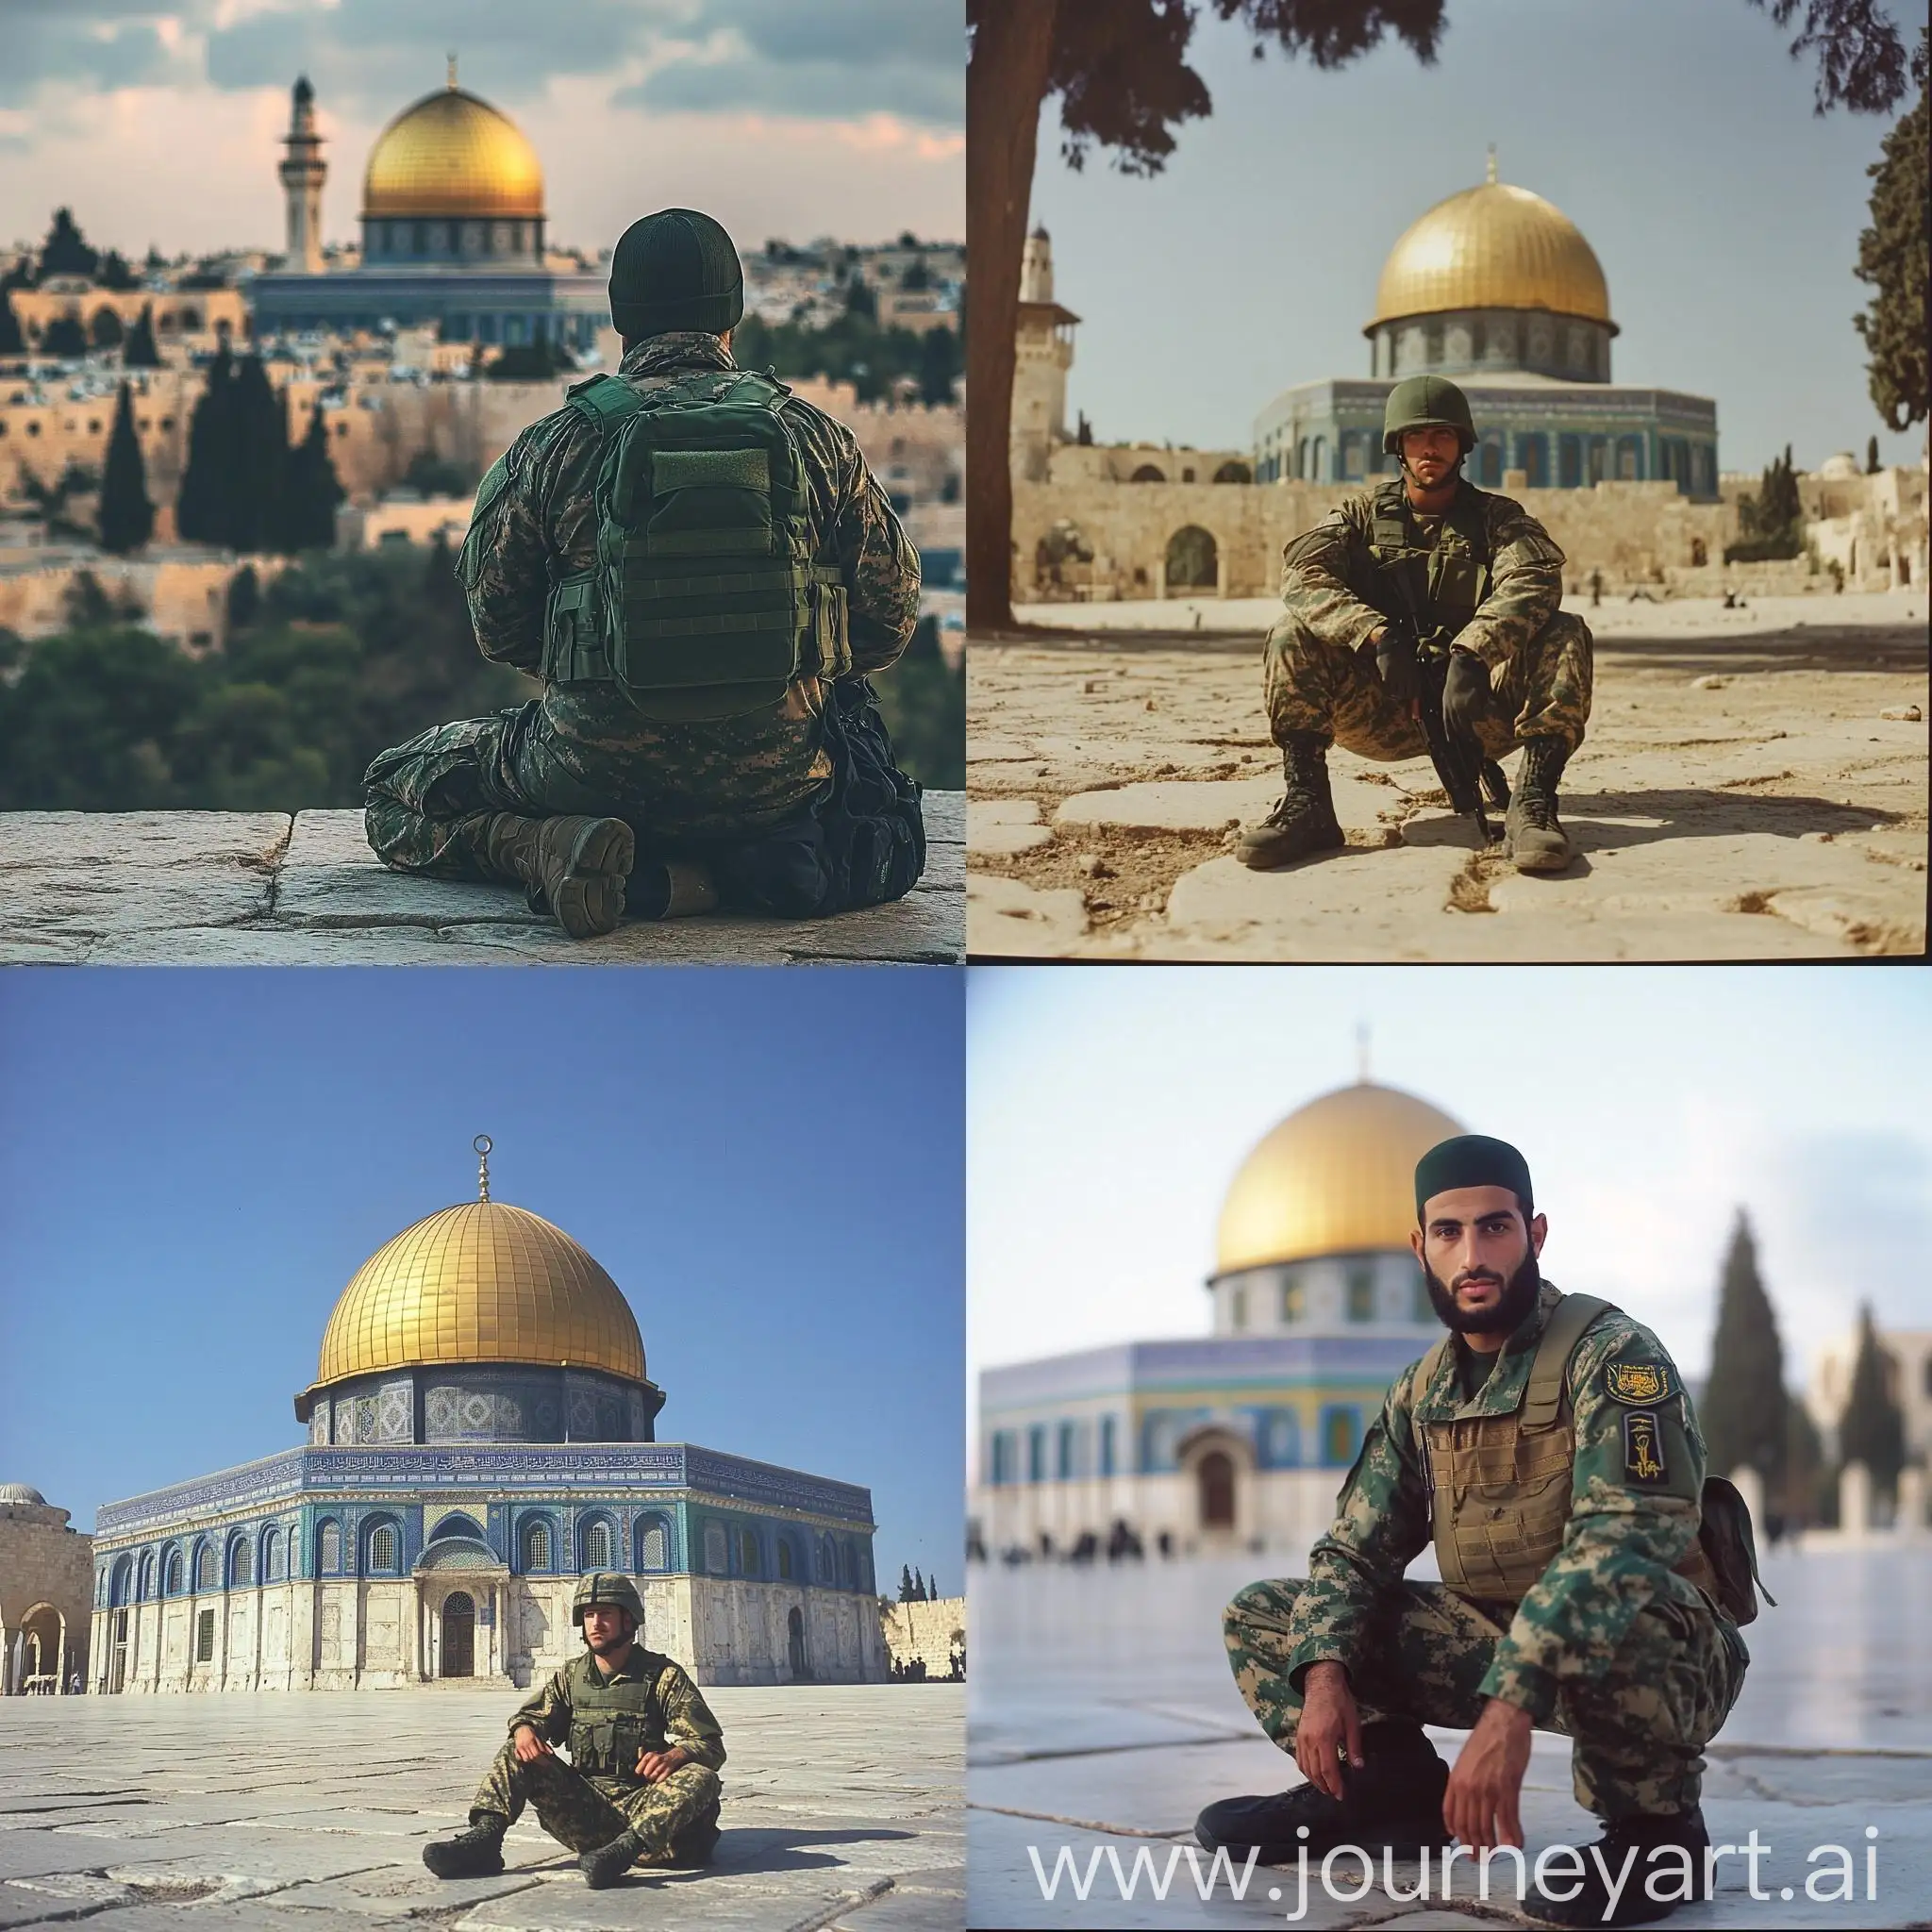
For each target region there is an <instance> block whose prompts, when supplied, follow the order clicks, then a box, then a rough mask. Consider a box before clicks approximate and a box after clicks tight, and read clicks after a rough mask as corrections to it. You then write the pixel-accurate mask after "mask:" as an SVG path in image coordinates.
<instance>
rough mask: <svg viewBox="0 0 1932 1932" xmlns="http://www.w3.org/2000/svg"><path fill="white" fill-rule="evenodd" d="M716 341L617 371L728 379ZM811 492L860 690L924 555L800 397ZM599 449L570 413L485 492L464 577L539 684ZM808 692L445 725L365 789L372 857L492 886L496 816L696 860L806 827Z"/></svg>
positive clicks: (846, 439)
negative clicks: (739, 842)
mask: <svg viewBox="0 0 1932 1932" xmlns="http://www.w3.org/2000/svg"><path fill="white" fill-rule="evenodd" d="M736 367H737V365H736V364H735V363H734V362H733V361H732V359H731V355H730V352H729V351H728V350H727V349H725V348H724V345H723V343H721V342H720V341H719V340H718V339H717V338H716V337H715V336H709V335H704V334H700V333H695V332H685V333H679V334H675V335H659V336H653V337H651V338H649V339H648V340H647V341H641V342H639V343H637V344H635V345H634V346H633V347H632V348H631V350H630V352H629V353H628V354H627V355H626V356H625V358H624V361H623V363H622V365H621V367H620V371H619V373H620V375H623V376H625V377H626V378H628V379H630V380H632V381H633V382H635V383H636V384H637V385H638V386H639V387H641V388H643V389H661V388H666V387H670V386H673V385H675V384H680V383H683V384H688V383H690V382H691V380H692V379H693V378H699V379H701V378H702V377H704V376H705V375H707V374H712V373H716V372H720V371H729V370H732V369H735V368H736ZM782 409H783V414H784V417H785V420H786V424H787V425H788V427H789V428H790V429H791V432H792V433H793V435H794V436H795V437H796V439H797V441H798V445H799V450H800V456H801V461H802V465H803V468H804V470H805V474H806V478H807V487H808V493H809V521H810V524H811V528H812V533H813V537H814V539H815V544H814V554H815V555H816V556H818V557H819V558H821V559H822V560H823V561H824V562H825V563H827V564H836V565H837V566H838V568H839V570H840V572H841V575H842V576H843V578H844V582H845V585H846V588H847V591H848V593H849V596H850V627H851V644H852V675H854V676H862V675H865V674H867V673H869V672H874V671H882V670H884V669H886V668H887V667H888V666H890V665H891V664H893V663H895V662H896V661H897V660H898V658H899V656H900V654H901V653H902V652H903V651H904V650H905V648H906V645H907V643H908V641H910V639H911V636H912V632H913V627H914V625H916V624H917V622H918V617H919V558H918V553H917V552H916V551H915V550H914V549H913V548H912V546H911V545H910V543H909V542H908V541H907V538H906V533H905V532H904V531H903V530H902V529H901V528H900V526H899V520H898V518H897V517H896V516H894V515H893V513H892V509H891V505H890V504H889V503H888V502H887V501H886V497H885V493H884V491H881V490H880V488H879V486H878V484H877V482H876V481H875V480H874V477H873V475H872V474H871V472H870V471H869V470H868V469H867V467H866V463H865V458H863V457H862V456H861V455H860V454H859V450H858V443H857V442H856V441H854V440H853V437H852V433H851V431H850V430H848V429H846V428H845V427H844V426H843V425H841V424H839V423H835V422H834V421H833V420H832V419H831V418H830V417H829V416H827V415H825V414H824V412H823V411H822V410H819V409H815V408H812V407H811V405H810V404H808V403H805V402H801V401H799V400H798V399H797V398H796V397H790V398H788V399H787V400H786V401H785V402H784V404H783V405H782ZM602 456H603V446H602V444H601V443H600V441H599V440H598V436H597V432H596V430H595V429H594V428H593V426H592V425H591V424H589V423H587V422H586V421H585V420H584V418H583V417H582V416H581V415H579V414H578V413H577V412H576V411H575V410H573V409H568V408H564V409H558V410H557V411H555V412H553V413H552V414H551V415H548V416H546V417H544V418H543V420H542V421H541V422H540V423H537V424H533V425H531V427H529V428H528V429H526V430H525V431H524V433H523V434H522V435H521V436H519V437H518V438H517V440H516V441H515V442H513V443H512V444H511V445H510V447H509V450H508V454H507V456H506V457H505V458H503V465H504V474H505V479H506V487H503V488H502V489H501V490H498V491H493V492H492V485H491V478H488V477H486V478H485V480H484V487H483V489H482V490H481V491H479V492H478V495H477V516H476V520H475V523H474V524H473V525H472V526H471V531H470V535H469V538H468V540H467V541H465V542H464V545H463V552H462V557H461V558H460V560H459V563H458V570H459V573H460V575H461V576H462V580H463V585H464V588H465V590H466V591H468V593H469V600H470V615H471V619H472V621H473V622H474V624H475V630H476V641H477V644H478V646H479V647H480V648H481V650H482V652H483V655H484V656H485V657H486V658H491V659H493V660H494V661H495V662H497V663H499V664H509V665H513V666H514V667H515V668H516V669H517V670H519V671H524V672H527V673H529V674H530V675H533V676H534V675H537V674H538V671H539V668H540V666H541V661H542V656H543V609H544V603H545V599H546V597H547V596H548V593H549V590H550V586H551V583H552V582H553V581H554V580H555V579H556V578H558V577H561V576H565V575H570V574H572V573H574V572H579V571H587V570H589V569H591V566H592V565H593V564H594V562H595V561H596V542H597V511H596V506H595V504H594V502H593V500H592V491H593V488H594V485H595V482H596V477H597V470H598V466H599V464H600V462H601V460H602ZM823 701H824V694H823V691H822V689H821V686H820V684H819V681H818V680H817V679H816V678H815V677H808V678H805V679H802V680H800V681H799V682H797V683H794V684H793V685H792V686H791V688H790V689H789V690H788V691H786V693H785V696H784V697H783V699H782V700H780V701H779V702H778V703H777V704H775V705H773V706H769V707H767V708H763V709H760V710H756V711H752V712H749V713H746V714H745V715H743V716H740V717H734V718H723V719H712V720H706V721H703V722H699V723H666V722H659V721H657V720H653V719H648V718H645V717H644V716H643V715H642V714H641V713H640V712H639V711H638V710H637V709H636V708H634V707H633V706H632V705H631V703H630V701H629V700H628V699H627V698H626V697H625V694H624V692H623V691H622V689H621V688H620V687H619V686H617V685H616V684H613V683H573V684H553V685H549V686H547V687H546V688H545V690H544V693H543V695H542V696H541V698H537V699H533V700H532V701H531V702H530V703H528V704H525V705H522V706H519V707H518V708H515V709H513V710H508V711H503V712H499V713H498V714H497V715H495V716H493V717H489V718H466V719H463V720H460V721H458V723H456V724H439V725H436V726H434V727H433V728H431V729H430V730H428V731H425V732H422V733H421V734H419V735H418V736H417V737H415V738H412V739H410V740H409V741H408V743H407V744H402V745H398V746H396V747H395V748H394V749H393V750H391V751H386V752H384V753H382V754H381V756H380V757H378V758H376V759H375V762H374V763H373V764H372V765H371V766H370V767H369V771H368V774H367V775H366V776H365V778H364V780H363V784H364V787H365V790H366V791H367V794H368V805H367V813H366V822H367V825H368V832H369V842H370V844H371V845H372V846H373V847H374V848H375V852H376V855H377V857H379V858H381V859H382V861H383V863H384V864H385V865H389V866H392V867H394V868H395V869H396V870H397V871H399V872H415V873H424V874H428V875H429V876H431V877H435V878H465V879H480V878H491V877H494V876H495V874H493V873H491V871H489V870H488V869H487V867H486V865H485V863H484V853H483V841H482V826H483V825H484V824H485V822H486V821H487V819H488V817H489V815H490V814H491V813H492V812H497V811H509V812H517V813H522V814H525V815H528V816H532V817H542V816H546V815H550V814H555V813H566V812H580V813H586V814H590V815H593V816H595V815H608V816H611V817H616V818H623V819H625V820H628V821H629V822H630V824H631V825H632V827H633V829H634V830H635V831H636V832H637V834H638V837H639V841H640V845H641V847H649V848H651V849H653V850H656V851H658V852H664V851H671V852H677V851H680V850H684V849H688V848H690V849H699V850H702V848H703V846H704V845H705V843H706V842H707V841H730V840H732V839H733V838H737V837H743V836H748V835H752V834H756V833H758V832H761V831H765V830H767V829H769V828H770V827H772V826H774V825H776V824H782V823H783V822H785V821H786V820H788V819H792V818H796V817H797V816H798V815H799V814H800V813H801V812H802V811H804V810H805V808H807V807H808V805H810V804H811V803H813V802H814V801H815V800H816V799H817V798H819V797H820V796H821V795H822V794H823V792H824V790H825V789H826V786H827V783H828V781H829V779H830V777H831V772H832V766H831V760H830V758H828V757H827V756H826V753H825V749H824V741H823V734H822V730H821V727H820V724H819V722H818V720H819V711H820V708H821V707H822V704H823Z"/></svg>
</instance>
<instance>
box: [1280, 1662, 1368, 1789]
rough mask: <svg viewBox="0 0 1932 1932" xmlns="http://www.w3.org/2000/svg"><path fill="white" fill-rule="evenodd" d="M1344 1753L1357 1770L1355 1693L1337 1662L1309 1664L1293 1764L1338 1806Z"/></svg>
mask: <svg viewBox="0 0 1932 1932" xmlns="http://www.w3.org/2000/svg"><path fill="white" fill-rule="evenodd" d="M1344 1754H1345V1755H1346V1757H1347V1761H1348V1762H1349V1764H1350V1765H1352V1766H1354V1767H1355V1768H1356V1769H1357V1770H1359V1769H1360V1767H1361V1761H1362V1720H1361V1713H1360V1712H1359V1711H1358V1710H1357V1708H1356V1703H1355V1692H1354V1691H1351V1690H1350V1689H1349V1688H1348V1673H1347V1672H1346V1671H1345V1670H1343V1669H1342V1667H1341V1665H1340V1664H1338V1663H1332V1662H1331V1663H1319V1664H1310V1665H1309V1666H1308V1668H1307V1674H1306V1675H1305V1676H1304V1677H1303V1679H1302V1721H1301V1723H1300V1724H1297V1725H1296V1726H1295V1733H1294V1761H1295V1762H1296V1763H1297V1764H1298V1765H1300V1766H1301V1769H1302V1775H1303V1776H1304V1777H1306V1778H1307V1780H1308V1782H1309V1783H1310V1784H1311V1785H1313V1786H1314V1787H1315V1789H1316V1790H1318V1791H1325V1792H1326V1793H1327V1794H1328V1796H1329V1797H1331V1798H1333V1799H1335V1800H1336V1801H1337V1802H1338V1803H1339V1802H1340V1801H1341V1763H1342V1757H1343V1755H1344Z"/></svg>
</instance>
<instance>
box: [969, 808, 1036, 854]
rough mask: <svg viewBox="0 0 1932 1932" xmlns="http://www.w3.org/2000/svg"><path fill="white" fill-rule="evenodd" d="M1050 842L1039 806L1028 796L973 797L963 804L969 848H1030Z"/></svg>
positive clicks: (990, 850) (988, 850)
mask: <svg viewBox="0 0 1932 1932" xmlns="http://www.w3.org/2000/svg"><path fill="white" fill-rule="evenodd" d="M1052 842H1053V834H1052V832H1051V831H1049V830H1048V829H1047V827H1046V826H1044V825H1042V824H1041V823H1040V807H1039V805H1038V804H1036V803H1035V801H1034V800H1032V799H1030V798H982V799H975V800H974V801H972V802H971V803H970V804H969V805H968V806H967V808H966V849H967V850H968V851H969V852H985V853H1013V852H1031V851H1032V850H1033V849H1034V848H1035V847H1036V846H1038V845H1050V844H1051V843H1052Z"/></svg>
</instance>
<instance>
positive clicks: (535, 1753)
mask: <svg viewBox="0 0 1932 1932" xmlns="http://www.w3.org/2000/svg"><path fill="white" fill-rule="evenodd" d="M510 1741H511V1743H512V1744H513V1745H514V1747H515V1749H516V1754H517V1759H518V1761H519V1762H520V1763H523V1764H534V1763H535V1762H536V1761H537V1759H538V1758H540V1757H554V1756H555V1755H556V1754H555V1753H554V1752H553V1751H552V1750H551V1748H550V1746H549V1745H548V1744H546V1743H545V1742H544V1741H543V1740H542V1739H541V1738H540V1737H539V1736H538V1735H537V1733H536V1732H535V1731H533V1730H532V1729H531V1728H530V1727H529V1725H528V1724H519V1725H518V1726H517V1731H516V1736H515V1737H514V1738H513V1739H511V1740H510Z"/></svg>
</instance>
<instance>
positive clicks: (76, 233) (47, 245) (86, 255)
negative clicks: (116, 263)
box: [39, 208, 100, 282]
mask: <svg viewBox="0 0 1932 1932" xmlns="http://www.w3.org/2000/svg"><path fill="white" fill-rule="evenodd" d="M99 263H100V256H99V255H98V254H97V253H96V252H95V251H94V250H93V249H92V248H90V247H89V246H88V245H87V238H86V236H84V235H83V234H82V233H81V232H80V229H79V227H78V225H76V224H75V219H74V210H73V209H72V208H56V209H55V210H54V219H53V222H52V224H51V225H49V227H48V229H47V239H46V240H45V241H44V242H42V243H41V260H40V271H39V278H40V279H41V280H42V281H43V282H44V281H45V280H46V279H47V277H48V276H49V275H88V276H92V275H93V272H94V270H95V268H96V267H97V266H98V265H99Z"/></svg>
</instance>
